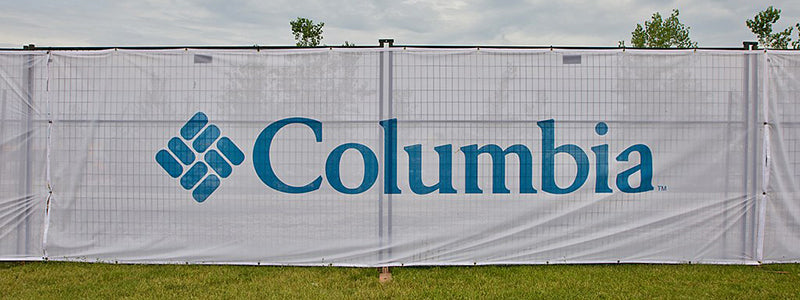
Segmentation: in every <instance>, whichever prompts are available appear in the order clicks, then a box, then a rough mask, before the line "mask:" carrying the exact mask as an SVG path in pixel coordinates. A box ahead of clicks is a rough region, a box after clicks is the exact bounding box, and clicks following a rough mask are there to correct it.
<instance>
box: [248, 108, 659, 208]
mask: <svg viewBox="0 0 800 300" xmlns="http://www.w3.org/2000/svg"><path fill="white" fill-rule="evenodd" d="M379 123H380V126H381V127H383V133H384V141H383V142H384V145H383V149H384V153H383V158H384V162H385V163H386V166H385V167H384V183H385V184H384V191H383V192H384V193H385V194H401V193H402V192H403V191H402V190H401V189H400V187H399V186H398V183H397V182H398V181H397V153H398V151H397V119H389V120H384V121H380V122H379ZM291 124H299V125H304V126H307V127H308V128H310V129H311V131H312V132H313V134H314V138H315V139H316V142H318V143H319V142H322V123H321V122H320V121H317V120H314V119H308V118H287V119H282V120H278V121H275V122H273V123H272V124H270V125H268V126H267V127H266V128H264V130H262V131H261V133H260V134H259V135H258V138H257V139H256V142H255V146H254V147H253V165H254V167H255V170H256V173H257V174H258V177H259V178H260V179H261V181H263V182H264V183H265V184H266V185H267V186H269V187H271V188H273V189H275V190H277V191H281V192H285V193H293V194H299V193H308V192H312V191H315V190H317V189H319V188H320V185H321V184H322V176H318V177H317V178H315V179H313V180H312V181H311V182H310V183H308V184H306V185H302V186H293V185H289V184H286V183H285V182H283V181H281V180H280V179H279V178H278V176H277V174H275V171H274V170H273V168H272V163H271V161H270V155H269V151H270V146H271V145H272V141H273V139H274V138H275V135H276V134H277V133H278V131H280V130H281V129H282V128H283V127H285V126H287V125H291ZM536 124H537V125H538V126H539V128H540V129H541V132H542V137H541V147H542V149H541V154H542V155H541V171H542V174H541V185H540V187H541V189H542V191H544V192H546V193H551V194H568V193H571V192H574V191H576V190H577V189H579V188H580V187H581V186H583V184H584V183H585V182H586V180H587V178H588V176H589V173H590V163H589V158H588V156H587V154H586V151H584V150H583V149H582V148H581V147H579V146H578V145H575V144H563V145H559V146H557V147H556V145H555V139H556V132H555V121H554V120H552V119H551V120H544V121H539V122H537V123H536ZM607 132H608V125H606V124H605V123H603V122H600V123H597V125H596V126H595V133H596V134H597V135H599V136H603V135H605V134H606V133H607ZM608 148H609V147H608V144H600V145H596V146H593V147H592V148H591V150H592V153H593V154H594V158H595V166H594V172H595V187H594V192H595V193H612V192H613V190H612V189H611V187H610V186H609V182H608V181H609V178H608V177H609V176H608V175H609V174H608V171H609V168H608V160H609V158H608ZM403 149H404V150H405V152H406V154H407V155H408V182H409V186H410V188H411V191H412V192H414V193H416V194H429V193H433V192H436V191H438V192H439V193H440V194H455V193H457V192H458V191H457V190H456V189H455V188H454V187H453V180H452V169H453V167H452V164H453V146H452V145H451V144H446V145H440V146H436V147H434V148H433V149H434V150H435V151H436V153H437V154H438V156H439V182H438V183H436V184H434V185H426V184H425V183H424V182H423V181H422V145H420V144H416V145H409V146H405V147H404V148H403ZM460 149H461V153H463V156H464V166H465V168H464V171H465V172H464V184H465V186H464V192H465V193H467V194H480V193H483V190H482V189H481V187H479V186H478V156H479V155H481V154H484V155H489V156H490V157H491V160H492V193H493V194H507V193H510V192H511V191H510V190H509V189H508V188H507V187H506V184H505V173H506V172H505V169H506V163H505V160H506V156H507V155H509V154H515V155H517V157H518V158H519V162H520V163H519V166H520V168H519V179H520V180H519V185H520V186H519V193H521V194H534V193H537V190H536V188H535V187H534V186H533V174H532V173H533V157H532V154H531V151H530V149H529V148H528V147H527V146H525V145H522V144H515V145H511V146H509V147H507V148H505V149H503V148H501V147H500V146H498V145H495V144H486V145H483V146H480V147H479V146H478V145H477V144H472V145H466V146H463V147H461V148H460ZM348 150H355V151H358V153H359V154H361V158H362V159H363V162H364V178H363V179H362V180H361V183H360V184H359V185H358V186H357V187H354V188H350V187H347V186H345V185H344V184H343V183H342V180H341V177H340V174H341V173H340V170H339V167H340V164H341V160H342V156H343V155H344V153H345V152H346V151H348ZM633 152H636V153H638V155H639V164H637V165H635V166H633V167H631V168H629V169H627V170H624V171H622V172H620V173H619V174H617V176H616V188H617V189H618V190H619V191H621V192H624V193H641V192H646V191H651V190H653V183H652V181H653V155H652V152H651V151H650V148H649V147H648V146H647V145H644V144H635V145H632V146H629V147H628V148H626V149H625V150H623V151H622V152H621V153H620V154H619V155H617V156H616V158H615V159H616V160H617V161H620V162H624V161H628V159H629V157H630V156H631V154H632V153H633ZM557 154H567V155H569V156H571V157H572V160H573V161H574V162H575V164H576V166H577V174H576V175H575V178H574V180H573V181H572V183H571V184H570V185H569V186H567V187H560V186H559V185H558V184H556V180H555V178H556V167H555V161H556V155H557ZM636 173H640V174H639V176H640V177H639V178H640V180H639V183H638V186H635V187H634V186H631V177H632V176H633V175H634V174H636ZM325 177H326V178H327V180H328V183H329V184H330V185H331V187H333V189H335V190H336V191H339V192H341V193H345V194H359V193H363V192H365V191H367V190H369V189H370V188H371V187H372V186H373V184H375V181H376V179H377V178H378V158H377V156H376V155H375V152H373V151H372V150H371V149H370V148H369V147H367V146H365V145H363V144H359V143H345V144H342V145H339V146H337V147H336V148H334V149H333V151H331V152H330V154H329V155H328V158H327V159H326V161H325Z"/></svg>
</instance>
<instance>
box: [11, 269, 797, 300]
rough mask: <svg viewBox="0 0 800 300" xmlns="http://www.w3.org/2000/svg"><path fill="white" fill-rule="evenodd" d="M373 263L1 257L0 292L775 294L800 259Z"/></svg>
mask: <svg viewBox="0 0 800 300" xmlns="http://www.w3.org/2000/svg"><path fill="white" fill-rule="evenodd" d="M392 276H393V278H394V280H393V281H391V282H388V283H379V282H378V269H377V268H367V269H361V268H339V267H253V266H194V265H112V264H90V263H61V262H46V263H45V262H35V263H25V264H22V263H16V262H14V263H0V298H18V299H41V298H175V297H179V298H588V297H592V298H732V297H733V298H762V299H766V298H781V299H789V298H793V299H800V264H781V265H764V266H719V265H544V266H488V267H486V266H484V267H428V268H419V267H405V268H392Z"/></svg>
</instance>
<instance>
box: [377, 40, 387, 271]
mask: <svg viewBox="0 0 800 300" xmlns="http://www.w3.org/2000/svg"><path fill="white" fill-rule="evenodd" d="M378 42H379V43H380V45H381V47H383V40H378ZM384 53H385V51H381V52H380V55H378V66H379V67H378V120H379V121H380V120H383V116H384V114H383V86H384V82H383V80H384V74H383V68H384V61H383V56H384ZM378 133H379V135H378V153H380V154H379V155H378V160H379V162H380V165H381V166H383V168H384V172H385V170H386V161H385V160H384V155H383V147H384V145H383V141H384V136H383V135H384V131H383V130H378ZM385 184H386V183H385V182H384V180H383V176H380V175H379V176H378V262H381V261H383V245H384V244H385V243H384V240H383V189H384V185H385Z"/></svg>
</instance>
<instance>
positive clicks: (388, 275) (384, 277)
mask: <svg viewBox="0 0 800 300" xmlns="http://www.w3.org/2000/svg"><path fill="white" fill-rule="evenodd" d="M378 281H380V282H381V283H383V282H389V281H392V272H391V271H389V267H383V268H381V274H380V275H378Z"/></svg>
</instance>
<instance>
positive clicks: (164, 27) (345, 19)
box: [0, 0, 800, 47]
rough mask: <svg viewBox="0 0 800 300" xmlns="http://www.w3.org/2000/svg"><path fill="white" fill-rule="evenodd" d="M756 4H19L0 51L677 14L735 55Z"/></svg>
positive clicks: (793, 13) (8, 18)
mask: <svg viewBox="0 0 800 300" xmlns="http://www.w3.org/2000/svg"><path fill="white" fill-rule="evenodd" d="M753 2H754V1H743V0H734V1H703V2H700V1H682V0H681V1H663V0H661V1H659V0H609V1H601V2H597V1H588V0H563V1H550V0H546V1H545V0H529V1H524V0H506V1H460V0H404V1H365V0H352V1H336V0H330V1H324V0H318V1H287V0H276V1H255V0H250V1H236V2H234V1H217V0H198V1H190V0H169V1H164V0H146V1H90V0H73V1H57V2H50V1H41V0H36V1H17V2H14V3H8V4H6V5H4V8H3V10H2V11H0V28H2V29H0V32H2V34H1V35H0V47H19V46H20V45H22V44H27V43H35V44H37V45H42V46H94V45H104V46H107V45H113V46H117V45H252V44H260V45H292V44H293V43H294V41H293V40H292V36H291V33H290V29H289V21H290V20H292V19H294V18H296V17H298V16H302V17H307V18H311V19H314V20H317V21H324V22H325V23H326V26H325V33H324V35H325V39H324V41H323V42H324V43H327V44H330V45H338V44H341V43H342V42H344V41H345V40H348V41H350V42H355V43H357V44H361V45H374V44H376V41H377V39H378V38H395V39H396V40H397V41H398V43H402V44H469V45H487V44H489V45H586V46H616V44H617V41H618V40H621V39H625V40H629V39H630V32H631V31H632V30H633V28H634V26H635V24H636V23H641V22H643V21H644V20H646V19H648V18H649V17H650V15H651V14H652V13H653V12H656V11H658V12H661V14H662V15H668V14H669V13H670V11H671V9H672V8H679V9H680V10H681V20H682V21H683V22H684V23H685V24H687V25H689V26H691V28H692V34H691V36H692V38H693V39H694V40H696V41H698V42H699V43H700V45H701V46H709V47H710V46H731V47H737V46H740V45H741V41H742V40H752V39H754V37H753V36H752V34H751V33H750V32H749V30H748V29H747V28H746V27H745V25H744V21H745V20H746V19H747V18H751V17H752V16H753V15H755V13H756V12H758V11H760V10H763V9H764V8H765V7H766V6H767V4H754V3H753ZM772 5H774V6H775V7H778V8H781V9H782V10H783V13H782V16H783V18H782V20H781V22H779V24H778V26H777V27H778V28H784V27H787V26H790V25H792V24H794V23H797V22H800V2H798V1H788V0H783V1H775V2H773V4H772Z"/></svg>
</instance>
